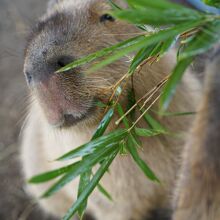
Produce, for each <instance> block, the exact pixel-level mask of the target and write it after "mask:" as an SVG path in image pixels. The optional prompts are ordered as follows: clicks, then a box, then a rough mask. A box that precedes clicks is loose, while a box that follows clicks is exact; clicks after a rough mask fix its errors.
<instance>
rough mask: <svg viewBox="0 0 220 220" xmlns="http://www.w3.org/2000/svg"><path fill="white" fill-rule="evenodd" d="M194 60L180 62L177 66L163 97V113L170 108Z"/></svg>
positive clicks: (161, 103) (161, 104)
mask: <svg viewBox="0 0 220 220" xmlns="http://www.w3.org/2000/svg"><path fill="white" fill-rule="evenodd" d="M192 60H193V59H192V58H188V59H184V60H181V61H179V62H178V64H177V65H176V67H175V69H174V71H173V73H172V75H171V76H170V78H169V80H168V82H167V83H166V85H165V87H164V89H163V92H162V95H161V99H160V106H161V109H162V111H164V110H166V109H167V108H168V106H169V103H170V101H171V99H172V97H173V95H174V93H175V90H176V87H177V85H178V83H179V82H180V80H181V78H182V76H183V73H184V72H185V70H186V69H187V67H188V66H189V65H190V63H191V62H192Z"/></svg>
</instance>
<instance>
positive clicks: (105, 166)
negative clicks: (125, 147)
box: [62, 148, 119, 220]
mask: <svg viewBox="0 0 220 220" xmlns="http://www.w3.org/2000/svg"><path fill="white" fill-rule="evenodd" d="M118 151H119V148H117V149H116V150H115V151H114V152H112V154H110V155H109V157H108V158H107V159H105V160H104V161H103V163H102V164H101V166H100V168H99V169H98V170H97V172H96V173H95V175H94V177H93V178H92V180H91V181H90V183H89V185H87V187H86V188H85V189H84V191H83V192H82V193H81V195H80V196H79V198H78V199H77V200H76V202H75V203H74V204H73V206H72V207H71V208H70V209H69V210H68V212H67V213H66V215H65V216H64V217H63V218H62V219H63V220H69V219H71V218H72V216H73V215H74V214H75V213H76V212H77V210H78V208H79V207H80V206H81V204H82V203H83V202H84V201H85V200H87V199H88V197H89V195H90V194H91V193H92V192H93V190H94V189H95V187H96V186H97V185H98V183H99V181H100V179H101V178H102V176H103V175H104V174H105V172H106V171H107V170H108V168H109V166H110V165H111V163H112V161H113V160H114V158H115V157H116V155H117V153H118Z"/></svg>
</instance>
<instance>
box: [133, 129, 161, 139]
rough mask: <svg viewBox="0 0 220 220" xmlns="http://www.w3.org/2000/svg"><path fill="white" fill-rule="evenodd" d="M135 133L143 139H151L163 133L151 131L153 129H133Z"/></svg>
mask: <svg viewBox="0 0 220 220" xmlns="http://www.w3.org/2000/svg"><path fill="white" fill-rule="evenodd" d="M135 133H136V134H137V135H138V136H143V137H152V136H156V135H159V134H163V133H164V132H161V131H157V130H153V129H146V128H137V127H136V128H135Z"/></svg>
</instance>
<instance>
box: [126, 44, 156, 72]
mask: <svg viewBox="0 0 220 220" xmlns="http://www.w3.org/2000/svg"><path fill="white" fill-rule="evenodd" d="M155 47H156V45H151V46H148V47H144V48H142V49H141V50H139V51H138V53H137V54H136V55H135V57H134V58H133V60H132V62H131V65H130V68H129V73H130V74H133V73H134V71H135V70H136V68H137V67H138V66H139V65H140V64H141V63H142V62H143V61H144V60H145V59H147V58H148V57H150V55H151V53H152V51H153V50H154V48H155Z"/></svg>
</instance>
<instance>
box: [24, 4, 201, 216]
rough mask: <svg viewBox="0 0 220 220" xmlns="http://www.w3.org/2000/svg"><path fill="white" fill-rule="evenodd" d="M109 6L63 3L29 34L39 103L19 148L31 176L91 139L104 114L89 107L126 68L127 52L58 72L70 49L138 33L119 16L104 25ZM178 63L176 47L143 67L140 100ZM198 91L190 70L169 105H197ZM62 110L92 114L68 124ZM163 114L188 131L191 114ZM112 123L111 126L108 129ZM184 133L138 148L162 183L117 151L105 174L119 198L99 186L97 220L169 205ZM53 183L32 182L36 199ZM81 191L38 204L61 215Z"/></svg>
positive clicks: (170, 124) (28, 63)
mask: <svg viewBox="0 0 220 220" xmlns="http://www.w3.org/2000/svg"><path fill="white" fill-rule="evenodd" d="M108 9H109V6H108V5H107V4H106V3H105V2H104V1H103V0H87V1H81V0H72V1H71V0H63V1H60V3H58V4H55V5H54V6H53V7H52V9H51V8H50V9H49V10H48V12H47V14H46V15H45V16H44V17H43V18H42V19H41V21H40V23H39V25H38V26H37V28H35V29H34V30H33V33H32V35H31V36H30V39H29V43H28V46H27V50H26V56H25V64H24V72H25V74H26V75H27V76H28V75H29V76H30V75H31V80H30V81H31V83H30V87H31V90H32V100H33V103H32V105H31V108H30V114H29V118H28V121H27V124H26V127H25V131H24V135H23V144H22V152H21V157H22V163H23V167H24V174H25V178H30V177H31V176H33V175H35V174H38V173H40V172H44V171H46V170H51V169H54V168H57V167H59V166H61V165H63V163H58V162H51V160H53V159H54V158H56V157H58V156H60V155H62V154H63V153H65V152H67V151H69V150H72V149H73V148H75V147H77V146H79V145H81V144H84V143H86V142H88V141H89V140H90V139H91V136H92V134H93V132H94V130H95V128H96V127H97V125H98V122H99V120H100V118H101V116H102V115H103V112H102V111H101V110H99V109H97V108H95V109H94V110H93V111H92V112H91V113H90V114H88V112H89V109H91V108H92V107H94V104H93V100H94V99H96V100H101V101H104V102H106V101H107V100H108V98H109V96H110V95H111V92H112V91H111V90H110V89H108V88H109V86H110V85H113V84H114V83H115V82H116V81H117V80H118V79H119V78H121V77H122V76H123V74H125V73H126V71H127V69H128V66H129V63H128V62H127V61H128V59H129V58H126V57H125V58H122V59H121V60H119V61H117V62H115V63H114V64H111V65H109V66H108V67H105V68H104V69H102V70H99V71H96V72H95V73H93V74H91V75H86V74H84V73H85V72H86V69H87V68H88V65H87V66H84V67H81V68H79V69H75V70H71V71H68V72H66V73H60V74H55V73H54V72H55V71H56V70H57V69H58V66H57V60H58V59H59V57H60V56H66V55H68V56H71V57H72V58H73V59H77V58H79V57H81V56H84V55H87V54H89V53H91V52H94V51H97V50H99V49H101V48H103V47H106V46H109V45H112V44H115V43H117V42H119V41H121V40H123V39H126V38H128V37H130V36H131V35H133V34H134V33H137V32H138V31H139V30H138V29H137V28H135V27H134V26H132V25H129V24H126V23H124V22H121V21H117V20H116V21H115V22H105V23H100V21H99V18H100V16H101V15H103V14H104V13H105V11H106V10H108ZM125 33H126V35H127V36H125V35H124V34H125ZM174 64H175V56H174V54H173V53H172V52H171V53H169V54H167V56H165V57H164V58H163V59H162V60H160V61H159V62H157V63H155V64H154V65H152V66H150V65H146V66H144V68H143V69H142V71H141V72H140V74H139V75H136V76H135V81H134V87H135V92H136V96H137V98H138V97H141V96H143V95H144V94H145V93H146V92H147V91H149V90H150V89H151V88H152V87H153V86H155V85H156V84H157V83H158V82H159V81H160V80H162V79H163V78H164V77H165V76H166V75H168V74H169V73H170V71H171V69H172V68H173V66H174ZM103 87H104V88H103ZM127 87H130V84H128V85H127ZM199 93H200V86H199V84H198V82H197V81H196V80H195V79H194V77H193V75H191V73H189V72H188V73H186V75H185V76H184V78H183V81H182V82H181V84H180V86H179V88H178V91H177V95H176V96H175V98H174V101H173V102H172V104H171V106H170V109H169V110H170V111H172V112H178V111H194V110H195V108H196V103H197V100H198V94H199ZM126 100H127V98H126V94H124V95H123V96H122V99H121V101H122V103H123V105H125V104H126ZM64 113H71V114H73V115H77V117H79V118H81V117H82V116H84V115H86V117H85V118H83V120H79V122H78V123H77V124H76V125H75V126H71V127H68V128H62V125H63V118H62V117H63V114H64ZM158 120H160V121H161V123H162V124H164V125H165V126H166V127H167V128H168V129H170V130H171V131H174V132H175V131H177V132H182V131H185V132H186V131H187V130H188V128H189V127H190V124H191V121H192V117H191V116H185V117H175V118H169V117H166V118H161V119H158ZM48 121H49V122H50V123H48ZM50 124H53V125H54V127H53V126H51V125H50ZM139 125H140V126H142V127H144V126H145V123H144V122H143V121H141V122H140V124H139ZM60 126H61V128H60ZM112 129H114V125H113V124H112V125H111V127H110V128H109V130H112ZM185 138H186V135H184V138H174V137H173V136H160V137H153V138H147V139H143V140H142V142H143V151H141V152H140V154H141V156H142V158H143V159H144V160H145V161H146V162H147V163H148V164H149V166H150V167H151V168H152V169H153V170H154V171H155V173H156V175H157V176H158V177H159V179H160V180H161V184H157V183H153V182H151V181H149V180H148V179H147V178H146V177H145V176H144V174H143V173H141V171H140V170H139V168H138V167H137V166H136V165H135V163H134V162H133V161H132V159H131V158H130V156H124V157H122V156H118V157H117V158H116V159H115V161H114V162H113V164H112V166H111V167H110V173H109V174H106V175H105V176H104V178H103V179H102V184H103V185H104V186H105V187H106V188H107V190H108V191H109V192H110V193H111V194H112V196H113V199H114V202H109V201H108V200H106V198H104V197H103V195H101V194H100V193H99V192H97V191H96V190H95V192H94V193H93V194H92V196H91V198H90V200H89V204H88V211H89V212H90V213H92V214H93V215H94V216H95V218H96V219H97V220H103V219H105V220H113V219H114V220H140V219H143V218H144V217H146V218H150V217H151V213H152V210H155V209H158V208H161V209H170V208H171V196H172V192H173V188H174V185H175V183H174V181H175V179H176V175H177V172H178V170H179V165H180V162H179V156H180V154H181V152H182V149H183V145H184V139H185ZM49 185H50V184H48V183H46V184H42V185H37V186H35V185H28V187H27V188H28V190H29V192H30V193H31V194H32V195H33V196H35V197H37V196H39V195H40V194H41V193H43V192H44V191H45V190H46V189H47V187H48V186H49ZM76 194H77V181H75V182H74V183H71V184H70V185H68V186H67V187H65V188H64V189H63V190H62V191H61V192H59V193H57V194H56V195H55V196H53V197H51V198H49V199H46V200H40V201H39V203H40V204H41V206H42V207H43V208H44V209H45V210H46V211H48V212H50V213H52V214H54V215H56V216H62V215H63V214H64V213H65V212H66V211H67V209H68V208H69V207H70V206H71V204H72V202H73V201H74V200H75V199H76Z"/></svg>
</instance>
